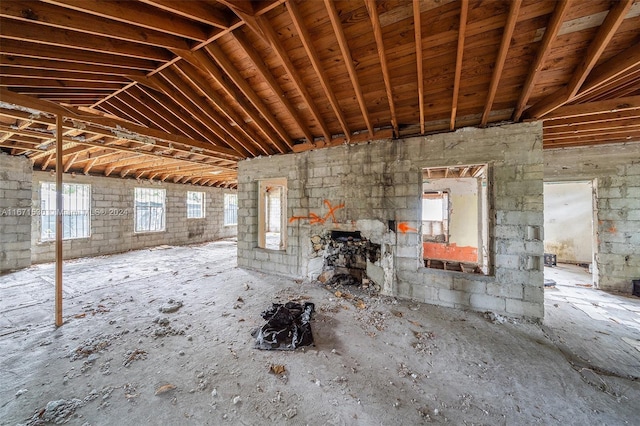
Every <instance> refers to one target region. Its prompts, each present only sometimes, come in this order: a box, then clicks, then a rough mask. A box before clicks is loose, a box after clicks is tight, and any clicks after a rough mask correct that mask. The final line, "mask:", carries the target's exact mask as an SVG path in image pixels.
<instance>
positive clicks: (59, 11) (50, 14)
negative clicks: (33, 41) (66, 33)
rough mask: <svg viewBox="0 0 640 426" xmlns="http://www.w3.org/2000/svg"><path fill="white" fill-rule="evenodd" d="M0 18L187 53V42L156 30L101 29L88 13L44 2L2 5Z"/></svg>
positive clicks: (118, 25) (109, 24)
mask: <svg viewBox="0 0 640 426" xmlns="http://www.w3.org/2000/svg"><path fill="white" fill-rule="evenodd" d="M0 16H2V17H9V18H13V19H18V20H20V21H23V22H25V23H34V22H37V23H39V24H43V25H48V26H52V27H55V28H58V29H61V30H75V31H79V32H82V33H86V34H92V35H98V36H103V37H108V38H109V39H118V40H126V41H131V42H135V43H142V44H147V45H151V46H157V47H173V48H177V49H187V48H188V47H189V46H188V43H187V42H186V40H185V39H184V38H181V37H177V36H174V35H170V34H167V33H162V32H159V31H155V30H148V29H141V28H139V27H135V26H133V25H128V24H125V23H122V22H118V21H113V20H109V21H107V20H102V21H101V22H100V24H99V25H96V22H95V21H94V20H92V19H90V18H91V17H90V16H88V15H87V14H85V13H82V12H77V11H74V10H70V9H64V8H61V7H58V6H54V5H49V4H45V3H41V2H33V1H31V2H26V1H15V0H12V1H5V2H2V3H1V4H0Z"/></svg>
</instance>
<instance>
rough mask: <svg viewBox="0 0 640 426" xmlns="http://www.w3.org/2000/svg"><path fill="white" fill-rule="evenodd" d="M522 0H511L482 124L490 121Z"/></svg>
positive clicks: (484, 124)
mask: <svg viewBox="0 0 640 426" xmlns="http://www.w3.org/2000/svg"><path fill="white" fill-rule="evenodd" d="M521 4H522V0H511V2H510V7H509V16H508V17H507V23H506V25H505V27H504V32H503V33H502V41H501V42H500V50H499V51H498V57H497V59H496V62H495V65H494V68H493V74H492V75H491V83H490V84H489V93H488V95H487V101H486V103H485V107H484V112H483V113H482V118H481V120H480V125H481V126H486V125H487V122H488V121H489V114H490V113H491V109H492V108H493V101H494V100H495V97H496V92H497V91H498V85H499V84H500V77H501V76H502V70H503V68H504V64H505V62H506V60H507V54H508V53H509V46H510V45H511V38H512V36H513V31H514V30H515V28H516V23H517V22H518V13H519V12H520V5H521Z"/></svg>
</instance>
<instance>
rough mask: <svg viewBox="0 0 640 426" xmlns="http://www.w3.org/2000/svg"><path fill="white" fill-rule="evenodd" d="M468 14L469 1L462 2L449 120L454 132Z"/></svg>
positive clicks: (463, 0)
mask: <svg viewBox="0 0 640 426" xmlns="http://www.w3.org/2000/svg"><path fill="white" fill-rule="evenodd" d="M468 12H469V0H462V1H461V3H460V21H459V22H460V23H459V25H458V45H457V48H456V70H455V73H454V76H453V96H452V100H451V119H450V120H449V130H453V129H455V128H456V117H457V115H458V97H459V95H460V78H461V76H462V58H463V56H464V42H465V32H466V30H467V19H468V18H467V17H468ZM421 118H423V117H421ZM421 130H422V133H423V134H424V131H425V129H424V119H423V122H422V123H421Z"/></svg>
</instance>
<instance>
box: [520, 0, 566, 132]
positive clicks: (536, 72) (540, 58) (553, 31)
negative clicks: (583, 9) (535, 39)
mask: <svg viewBox="0 0 640 426" xmlns="http://www.w3.org/2000/svg"><path fill="white" fill-rule="evenodd" d="M571 1H572V0H558V2H557V3H556V7H555V9H554V10H553V15H552V16H551V19H550V20H549V23H548V24H547V27H546V29H545V32H544V35H543V36H542V41H541V42H540V47H539V48H538V51H537V53H536V59H535V61H534V63H533V65H532V66H531V67H530V68H529V73H528V74H527V79H526V80H525V82H524V86H523V87H522V91H521V92H520V97H519V98H518V102H517V104H516V108H515V110H514V112H513V121H519V120H520V117H522V112H523V111H524V109H525V108H526V107H527V102H529V98H530V97H531V93H532V92H533V88H534V87H535V85H536V82H537V81H538V78H539V77H540V72H541V70H542V67H543V66H544V64H545V63H546V61H547V58H548V57H549V54H550V53H551V45H552V44H553V42H554V41H555V40H556V38H557V37H558V31H560V27H561V26H562V23H563V22H564V18H565V16H566V14H567V11H568V10H569V6H570V5H571Z"/></svg>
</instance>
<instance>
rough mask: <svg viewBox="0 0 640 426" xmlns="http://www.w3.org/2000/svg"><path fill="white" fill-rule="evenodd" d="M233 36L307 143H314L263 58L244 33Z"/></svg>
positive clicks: (232, 33) (238, 32) (235, 33)
mask: <svg viewBox="0 0 640 426" xmlns="http://www.w3.org/2000/svg"><path fill="white" fill-rule="evenodd" d="M231 35H232V36H233V37H234V38H235V40H236V42H238V44H239V45H240V47H241V48H242V50H243V51H244V52H245V53H246V54H247V56H248V57H249V60H250V61H251V63H252V64H253V65H254V66H255V67H256V70H257V71H258V73H259V74H260V76H262V77H263V78H264V79H265V81H266V82H267V84H268V85H269V87H270V88H271V90H272V91H273V92H274V93H275V94H276V96H277V97H278V100H279V101H280V102H281V103H282V105H283V106H284V107H285V108H286V109H287V111H288V112H289V115H290V116H291V118H293V120H294V121H295V122H296V124H297V125H298V127H299V128H300V131H301V132H302V133H303V134H304V136H305V138H306V139H307V141H309V142H313V139H314V138H313V135H312V134H311V131H309V128H308V127H307V126H306V125H305V124H304V123H303V121H302V118H301V117H300V114H298V111H297V110H296V109H295V108H294V106H293V105H292V104H291V102H290V101H289V98H288V97H287V95H286V94H285V93H284V91H283V90H282V88H281V87H280V85H279V84H278V82H277V81H276V79H275V77H273V75H272V74H271V72H270V71H269V69H268V67H267V66H266V64H265V63H264V61H263V60H262V58H261V57H260V56H259V55H258V53H257V52H256V51H255V49H254V48H253V46H252V45H251V43H250V42H249V40H247V38H246V36H245V35H244V33H243V32H242V31H240V30H236V31H233V32H231Z"/></svg>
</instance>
